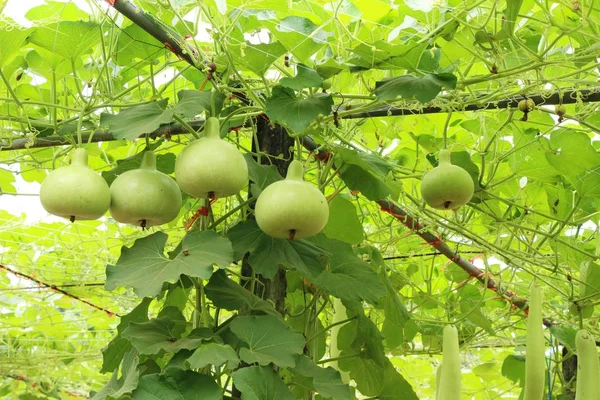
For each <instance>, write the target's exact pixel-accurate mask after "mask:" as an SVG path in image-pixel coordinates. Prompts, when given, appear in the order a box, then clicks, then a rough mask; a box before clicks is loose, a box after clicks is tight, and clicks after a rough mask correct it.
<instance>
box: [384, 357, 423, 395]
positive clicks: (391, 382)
mask: <svg viewBox="0 0 600 400" xmlns="http://www.w3.org/2000/svg"><path fill="white" fill-rule="evenodd" d="M377 398H378V399H381V400H419V398H418V397H417V395H416V393H415V392H414V390H413V388H412V386H411V385H410V383H408V382H407V381H406V379H404V377H403V376H402V375H401V374H400V373H399V372H398V371H396V368H394V366H393V365H392V363H391V362H390V361H389V360H386V363H385V367H384V369H383V390H382V391H381V393H379V396H377Z"/></svg>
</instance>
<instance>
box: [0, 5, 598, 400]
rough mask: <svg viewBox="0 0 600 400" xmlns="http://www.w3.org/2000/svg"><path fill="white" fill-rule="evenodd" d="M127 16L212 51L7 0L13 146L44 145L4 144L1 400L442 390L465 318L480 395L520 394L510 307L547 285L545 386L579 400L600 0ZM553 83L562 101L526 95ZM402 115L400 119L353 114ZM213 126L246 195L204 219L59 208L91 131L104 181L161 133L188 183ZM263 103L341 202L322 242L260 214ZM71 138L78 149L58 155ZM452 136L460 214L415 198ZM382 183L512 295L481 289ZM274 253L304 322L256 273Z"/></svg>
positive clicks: (8, 125) (473, 385) (2, 44)
mask: <svg viewBox="0 0 600 400" xmlns="http://www.w3.org/2000/svg"><path fill="white" fill-rule="evenodd" d="M120 1H125V0H120ZM21 3H23V4H24V3H27V4H26V5H23V4H21ZM135 4H136V5H137V6H138V7H140V9H143V10H145V11H147V12H148V13H149V14H150V15H152V16H154V17H155V18H156V19H157V21H160V27H161V28H162V29H163V30H165V31H167V32H170V38H171V39H173V40H176V41H177V42H178V43H180V44H181V46H183V47H184V48H186V49H188V50H189V51H188V52H187V53H186V57H188V58H190V59H191V60H192V62H193V63H195V66H193V65H191V64H190V63H189V62H187V61H186V60H185V59H180V58H178V57H177V56H175V55H174V54H173V53H172V52H171V51H169V49H168V48H167V47H165V46H164V44H162V43H160V42H158V41H157V40H156V39H155V38H153V37H152V36H151V35H149V34H148V33H146V32H145V31H144V30H142V29H141V28H140V27H139V26H138V25H136V24H134V23H132V21H130V20H128V19H127V18H124V17H123V16H121V15H119V14H118V12H117V11H116V10H115V9H114V8H111V7H110V6H109V5H108V4H107V3H106V2H100V1H94V0H89V1H85V0H77V1H67V2H64V1H62V0H61V1H52V0H44V1H42V0H40V1H39V2H38V1H36V2H23V1H18V0H9V1H8V3H7V2H5V1H2V0H0V10H2V9H3V10H4V11H3V12H2V14H1V15H0V78H1V79H0V144H1V145H2V147H7V146H10V145H11V143H12V144H14V143H20V142H19V141H22V142H25V143H26V145H25V146H21V147H24V148H22V149H19V150H6V149H4V150H3V151H0V163H1V164H0V188H1V195H0V246H1V247H0V255H1V259H0V265H1V267H0V397H2V398H9V399H45V398H59V399H63V398H86V397H87V396H88V394H89V393H90V392H92V393H95V394H94V395H93V398H94V399H111V398H124V399H128V398H133V399H146V398H148V396H149V395H150V394H154V395H157V394H159V395H160V396H162V397H159V398H161V399H173V398H183V399H193V398H201V399H205V400H209V399H220V398H221V397H222V395H223V393H224V391H225V389H227V390H231V389H232V384H234V385H235V387H236V388H237V389H238V390H239V391H241V393H242V395H243V399H244V400H246V399H257V400H270V399H273V400H282V399H283V400H287V399H295V398H304V399H306V398H308V394H309V393H312V394H315V393H318V395H315V396H316V397H315V398H317V399H336V400H337V399H350V398H353V396H357V398H362V399H365V398H371V399H387V400H392V399H402V400H411V399H431V398H434V397H435V381H436V379H435V375H436V370H437V366H438V365H439V363H440V362H441V355H442V348H441V345H442V337H443V335H442V334H443V330H444V327H445V326H447V325H448V323H452V324H454V325H455V326H456V327H457V329H458V337H459V342H460V351H461V353H460V359H461V365H462V393H463V398H465V399H467V398H468V399H477V400H479V399H481V400H483V399H495V398H516V397H517V396H518V395H519V394H520V393H521V390H522V388H523V384H524V379H525V361H524V345H525V343H526V332H527V330H526V327H527V319H526V317H525V314H524V313H523V310H520V309H518V307H514V306H513V305H512V304H511V302H510V301H506V300H507V298H508V297H511V299H512V300H518V299H520V300H522V299H527V298H528V296H529V290H530V285H531V283H532V281H533V279H534V278H535V279H536V280H537V282H538V283H539V285H540V286H541V291H542V293H543V297H544V299H545V301H544V303H543V315H544V317H545V318H548V319H549V320H551V322H552V323H553V326H552V328H549V329H544V337H545V341H546V343H547V347H552V348H553V350H554V351H552V352H547V354H549V355H550V356H549V357H548V358H547V359H546V363H547V365H548V371H549V373H548V379H547V382H546V390H547V391H550V392H552V393H553V395H554V398H557V399H561V400H562V399H569V397H568V396H567V393H568V392H569V390H571V389H574V388H575V387H576V384H575V382H574V381H567V380H566V379H565V375H566V372H565V371H563V369H562V368H561V361H562V360H563V357H565V358H570V357H572V354H573V352H574V351H576V339H575V338H576V333H577V331H578V329H580V328H585V329H587V330H588V332H589V334H590V335H591V336H593V337H594V338H595V339H596V340H600V330H599V329H598V326H597V322H598V314H597V313H593V310H592V308H593V305H594V304H597V303H598V302H600V264H599V260H600V138H599V136H598V132H600V128H598V127H599V126H600V110H598V106H597V105H596V104H595V103H594V102H591V101H588V100H590V99H598V97H597V96H596V97H593V95H594V94H597V93H598V92H600V84H599V83H598V79H599V76H598V57H600V53H599V52H600V49H599V47H598V43H600V32H599V29H600V28H599V27H600V4H599V3H598V2H595V1H594V0H547V1H538V0H501V1H496V0H473V1H463V0H440V1H434V0H423V1H420V0H419V1H417V0H390V1H387V0H386V1H382V0H332V1H329V0H310V1H303V0H289V1H281V0H252V1H247V0H207V1H203V0H202V1H201V0H160V1H154V0H135ZM184 38H185V39H184ZM192 49H193V50H192ZM213 64H214V65H213ZM555 93H558V98H560V99H564V102H565V105H559V107H555V104H554V103H552V104H545V102H544V101H543V100H542V101H537V104H535V106H533V108H532V109H530V106H531V103H528V102H527V101H525V108H524V111H527V112H526V113H523V112H522V111H520V110H519V107H518V103H519V101H520V100H524V99H526V98H529V97H535V98H537V99H538V100H540V99H546V98H550V96H551V95H552V94H555ZM590 93H591V94H592V97H593V98H592V97H590V98H588V97H587V96H588V95H589V94H590ZM243 98H245V99H247V101H243V100H244V99H243ZM509 98H513V101H512V102H511V103H510V104H509V107H508V108H507V107H506V103H507V102H506V101H504V100H506V99H509ZM558 103H560V101H559V102H558ZM496 104H498V105H499V107H494V105H496ZM389 105H393V106H395V107H397V108H401V109H404V110H405V111H404V114H406V115H386V112H385V111H384V112H382V113H380V116H379V117H373V118H367V117H365V116H364V115H360V113H361V112H369V111H373V110H379V109H380V108H381V107H385V106H389ZM484 105H486V107H485V108H486V109H485V110H483V109H480V110H477V111H466V110H474V109H477V108H482V107H483V106H484ZM500 105H501V106H500ZM436 110H437V111H441V112H434V113H429V111H436ZM421 111H425V112H424V113H421ZM210 116H215V117H218V118H219V119H220V121H221V131H220V135H221V137H222V138H224V140H225V141H226V142H228V143H230V144H232V145H235V147H237V149H238V150H239V151H241V152H242V153H243V154H244V158H245V160H246V162H247V165H248V173H249V179H250V181H251V182H252V184H251V185H250V186H249V187H248V186H246V187H244V188H243V189H242V191H241V192H240V193H239V194H237V195H233V196H230V197H227V198H221V199H217V200H216V201H215V202H213V203H212V204H210V209H211V213H210V214H209V215H208V216H205V215H201V214H203V213H202V212H201V213H197V211H198V210H199V209H201V207H208V206H209V203H208V201H206V200H204V199H202V200H198V199H195V198H193V197H190V196H187V195H185V194H184V196H183V205H182V207H181V210H180V212H179V215H178V216H177V217H176V218H175V219H174V220H173V221H172V222H169V223H167V224H165V225H161V226H155V227H150V228H149V229H147V230H142V229H140V228H137V227H134V226H130V225H122V224H119V223H117V222H116V221H114V220H113V219H112V218H110V215H109V214H107V215H106V216H105V217H103V218H102V219H99V220H93V221H76V222H75V223H73V224H71V223H70V222H69V221H68V220H66V219H60V218H55V217H49V216H48V214H47V213H46V212H45V211H44V210H43V209H42V208H41V205H40V202H39V196H38V193H39V187H40V184H41V182H42V181H43V180H44V178H45V177H46V176H48V173H49V172H50V171H51V170H53V169H55V168H59V167H64V166H66V165H68V162H69V159H70V157H71V155H72V152H73V149H74V148H75V147H76V145H77V143H83V147H84V148H85V149H86V150H87V152H88V154H89V167H90V168H91V169H93V170H95V171H97V172H98V173H101V176H102V177H103V178H104V179H105V180H106V182H107V183H108V184H111V183H112V182H113V181H115V179H117V177H118V176H119V175H121V174H122V173H124V172H126V171H130V170H133V169H136V168H138V167H139V166H140V163H141V161H142V157H143V152H144V150H148V149H150V150H153V151H154V152H155V154H156V156H157V157H156V167H157V170H158V171H160V172H162V173H164V174H168V175H170V176H172V177H173V176H174V172H175V160H176V157H177V156H178V155H179V154H180V153H181V151H182V149H184V147H185V146H186V145H187V144H189V143H190V142H192V141H193V140H195V138H196V137H198V136H199V135H201V134H202V131H201V130H200V131H199V132H197V129H195V127H197V126H198V125H197V124H196V123H197V122H198V121H199V120H203V119H204V118H207V117H210ZM559 117H560V120H559ZM261 118H268V119H269V120H270V121H271V122H273V123H278V124H280V125H282V126H284V127H285V128H286V129H287V130H288V132H289V133H290V135H292V136H293V137H294V138H296V139H297V140H296V146H295V147H294V149H293V153H294V155H295V157H296V158H297V159H300V160H301V161H302V162H303V165H304V167H305V170H306V174H305V181H306V182H309V183H310V184H312V185H314V186H315V187H318V188H319V189H320V190H321V191H322V192H323V193H324V195H325V196H326V197H327V199H328V201H329V214H330V215H329V221H328V223H327V225H326V226H325V228H324V231H323V233H320V234H318V235H316V236H313V237H311V238H306V239H299V240H291V241H290V240H287V239H273V238H271V237H269V236H267V235H265V234H264V233H263V232H262V231H261V230H260V229H259V228H258V225H257V224H256V222H255V221H254V220H253V219H252V218H248V216H250V215H251V213H252V205H253V202H254V201H255V199H256V198H257V197H258V196H259V195H260V193H261V192H262V191H263V190H264V189H265V188H266V187H267V186H268V185H269V184H271V183H274V182H276V181H279V180H281V179H282V175H281V174H280V172H278V171H277V169H276V168H275V167H274V166H268V165H267V164H269V162H268V161H269V160H270V161H274V160H280V159H281V158H282V157H284V156H283V155H282V154H275V155H270V156H269V155H267V154H264V153H260V152H258V153H256V152H255V153H252V148H253V143H255V141H256V133H257V124H258V123H257V121H259V120H260V119H261ZM173 122H176V123H177V124H178V125H177V126H179V127H183V130H184V134H178V135H175V134H171V132H169V130H168V129H166V128H165V126H166V125H165V124H170V123H173ZM229 128H234V129H229ZM238 128H239V129H238ZM157 129H159V130H160V134H158V135H155V136H154V137H153V138H147V139H146V140H145V139H144V138H143V135H145V134H149V133H151V132H154V131H156V130H157ZM108 132H110V134H111V135H112V136H111V135H108ZM140 136H141V139H138V138H139V137H140ZM95 137H96V138H98V137H102V138H104V139H107V138H112V139H116V140H104V141H100V142H99V143H96V141H97V140H96V139H94V138H95ZM304 137H310V138H312V139H313V140H314V142H315V143H316V144H317V145H318V146H319V147H320V148H321V149H323V150H324V151H328V152H330V156H329V157H316V156H315V155H318V154H315V152H311V151H308V150H307V149H306V148H304V147H303V146H302V139H303V138H304ZM57 138H58V139H60V138H62V140H64V141H65V142H66V143H67V145H63V146H54V147H41V146H43V144H44V143H45V141H53V142H56V140H57ZM88 139H89V140H88ZM87 141H89V143H86V142H87ZM444 148H450V149H451V150H452V154H451V161H452V164H454V165H457V166H459V167H461V168H463V169H464V170H466V171H467V172H468V173H469V175H470V176H471V177H472V179H473V184H474V188H475V193H474V197H473V198H472V199H471V201H470V202H469V203H468V204H467V205H465V206H463V207H460V208H459V209H458V210H456V211H445V210H436V209H432V208H430V207H428V206H427V205H426V204H425V203H424V201H423V200H422V198H421V191H420V182H421V179H422V177H423V176H424V174H425V173H426V172H427V171H429V170H431V169H432V168H434V167H435V166H436V165H437V164H438V160H439V159H438V157H439V151H440V150H442V149H444ZM319 158H320V159H319ZM265 161H267V162H265ZM70 195H71V194H70V193H69V192H67V191H65V193H64V196H65V198H68V196H70ZM382 199H389V200H392V201H394V202H395V203H397V204H398V205H400V206H401V207H402V208H403V209H405V210H407V212H408V213H410V215H412V216H413V217H414V218H416V219H418V221H419V223H421V224H423V225H425V226H426V228H423V229H428V230H430V231H431V232H433V233H434V234H435V235H437V236H439V239H440V241H442V240H443V241H445V243H447V244H448V245H449V246H450V247H451V248H452V249H454V250H456V251H458V252H459V253H460V254H462V255H463V256H464V257H465V258H470V259H471V261H472V263H474V264H475V265H476V266H478V267H479V268H481V270H483V271H485V274H486V275H485V276H487V277H489V278H490V279H491V278H493V279H494V281H495V282H496V283H498V284H501V285H502V288H504V289H507V290H510V291H512V292H514V293H516V297H515V298H512V296H511V295H507V293H505V292H503V291H502V290H500V291H494V290H484V289H483V286H482V284H481V282H479V281H477V279H473V277H470V276H469V275H468V274H467V273H466V272H465V271H464V270H463V269H461V268H460V266H459V265H457V263H455V262H453V261H456V260H449V259H448V258H447V257H444V256H443V255H441V254H439V253H437V252H436V251H435V249H434V248H432V247H430V246H428V244H427V243H425V242H423V240H422V239H421V238H420V237H419V236H418V235H415V234H414V232H411V230H409V229H407V228H406V226H405V225H403V223H402V222H401V221H400V220H399V219H398V218H394V216H393V215H390V214H389V213H385V212H382V210H381V209H380V207H379V206H378V205H377V204H376V203H375V202H374V201H376V200H382ZM400 219H401V218H400ZM190 220H194V221H195V223H193V224H192V223H190V224H189V225H192V228H191V229H189V230H187V231H186V229H185V228H184V226H185V225H186V223H188V222H189V221H190ZM440 241H437V240H436V241H435V242H434V243H430V244H432V245H436V244H439V243H440ZM246 254H248V256H245V255H246ZM243 260H244V261H243ZM243 262H247V264H249V265H250V266H251V267H252V271H253V272H252V274H251V275H250V276H247V275H246V279H243V278H242V274H243V271H242V264H243ZM279 267H281V268H283V269H284V270H285V271H286V272H285V274H286V277H287V290H286V295H285V304H284V306H285V313H284V314H285V315H281V313H280V312H278V311H277V309H276V306H277V305H276V304H274V303H273V302H271V301H268V300H264V299H263V298H261V297H262V296H261V295H263V294H264V293H263V292H266V290H265V286H264V285H265V282H264V280H261V279H258V275H262V277H264V278H266V279H273V278H276V277H278V269H279ZM11 271H12V272H11ZM244 273H245V272H244ZM486 280H487V278H486ZM484 283H485V282H484ZM496 287H497V286H496ZM338 299H341V300H342V301H341V302H340V301H339V300H338ZM516 303H517V302H515V304H516ZM334 304H335V305H336V307H335V309H336V310H338V313H337V314H336V315H333V309H334V307H333V305H334ZM342 305H343V306H342ZM344 309H345V310H344ZM569 309H571V310H572V311H573V313H569ZM581 311H585V312H583V313H582V312H581ZM590 313H591V316H589V314H590ZM342 314H343V315H342ZM582 314H585V315H582ZM344 321H346V322H344ZM333 323H335V324H338V325H335V326H333V327H332V326H331V325H332V324H333ZM331 335H335V337H331ZM331 343H334V347H335V348H333V349H332V348H330V347H331V346H330V344H331ZM563 347H566V349H567V350H568V351H564V352H563V351H562V348H563ZM592 347H593V346H592ZM273 365H275V366H277V367H278V368H272V366H273ZM349 380H350V382H351V385H350V386H348V385H347V384H346V383H347V382H349ZM252 393H254V394H252ZM225 395H227V396H229V395H231V393H229V392H225ZM561 396H562V397H561Z"/></svg>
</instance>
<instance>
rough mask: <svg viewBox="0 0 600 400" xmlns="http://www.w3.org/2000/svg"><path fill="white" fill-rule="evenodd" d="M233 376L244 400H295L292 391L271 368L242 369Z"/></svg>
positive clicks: (234, 382)
mask: <svg viewBox="0 0 600 400" xmlns="http://www.w3.org/2000/svg"><path fill="white" fill-rule="evenodd" d="M231 376H232V377H233V384H234V385H235V387H236V388H237V389H238V390H239V391H240V392H241V393H242V397H243V399H244V400H294V396H293V394H292V392H290V389H288V387H287V386H286V384H285V383H283V381H282V380H281V379H280V378H279V376H278V375H277V373H276V372H275V371H273V369H272V368H271V367H256V366H255V367H247V368H241V369H239V370H237V371H235V372H234V373H233V374H231Z"/></svg>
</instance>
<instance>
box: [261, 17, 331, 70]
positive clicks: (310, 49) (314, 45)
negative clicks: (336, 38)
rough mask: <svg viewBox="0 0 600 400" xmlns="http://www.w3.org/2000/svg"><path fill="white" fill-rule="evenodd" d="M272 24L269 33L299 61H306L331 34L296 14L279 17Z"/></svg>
mask: <svg viewBox="0 0 600 400" xmlns="http://www.w3.org/2000/svg"><path fill="white" fill-rule="evenodd" d="M269 25H271V26H272V28H271V29H270V30H271V33H272V34H273V36H275V38H277V39H278V40H279V42H281V44H283V46H285V48H286V49H288V51H289V52H290V53H292V54H293V55H294V56H295V57H296V58H297V59H298V60H300V62H304V63H306V62H308V59H309V57H310V56H312V55H313V54H315V53H316V52H317V51H319V49H320V48H321V47H323V46H324V45H325V44H326V43H327V42H328V38H329V37H330V36H332V33H331V32H328V31H326V30H324V29H322V28H321V27H319V26H317V25H316V24H315V23H313V22H312V21H311V20H310V19H308V18H305V17H298V16H289V17H285V18H283V19H281V20H280V21H279V23H277V24H269Z"/></svg>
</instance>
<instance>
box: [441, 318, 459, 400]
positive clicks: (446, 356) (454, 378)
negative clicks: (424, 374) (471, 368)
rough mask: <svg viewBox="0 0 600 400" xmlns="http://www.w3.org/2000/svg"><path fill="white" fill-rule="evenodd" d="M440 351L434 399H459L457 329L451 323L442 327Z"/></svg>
mask: <svg viewBox="0 0 600 400" xmlns="http://www.w3.org/2000/svg"><path fill="white" fill-rule="evenodd" d="M442 351H443V355H442V367H441V371H440V378H439V385H438V392H437V394H436V400H460V399H461V386H462V385H461V367H460V351H459V344H458V330H457V329H456V327H454V326H453V325H446V326H445V327H444V341H443V347H442Z"/></svg>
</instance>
